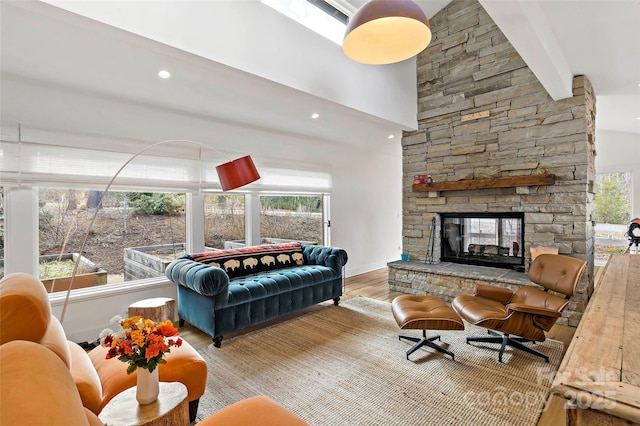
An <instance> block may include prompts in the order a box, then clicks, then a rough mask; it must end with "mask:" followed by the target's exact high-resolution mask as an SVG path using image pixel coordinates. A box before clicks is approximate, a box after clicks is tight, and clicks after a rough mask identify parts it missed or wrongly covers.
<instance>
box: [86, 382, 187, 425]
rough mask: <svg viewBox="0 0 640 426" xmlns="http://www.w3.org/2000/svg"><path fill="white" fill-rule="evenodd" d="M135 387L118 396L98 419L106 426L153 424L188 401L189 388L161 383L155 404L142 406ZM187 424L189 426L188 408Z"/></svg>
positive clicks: (175, 383) (176, 383)
mask: <svg viewBox="0 0 640 426" xmlns="http://www.w3.org/2000/svg"><path fill="white" fill-rule="evenodd" d="M136 390H137V388H136V387H135V386H134V387H132V388H129V389H127V390H125V391H122V392H120V393H119V394H118V395H116V396H115V397H114V398H113V399H112V400H111V401H109V403H108V404H107V405H106V406H105V407H104V408H103V409H102V411H101V412H100V415H99V416H98V418H99V419H100V421H101V422H103V423H104V424H105V425H107V426H109V425H118V426H139V425H147V424H153V421H154V420H157V419H161V418H162V417H163V416H165V415H167V414H168V413H170V412H171V411H172V410H174V409H175V408H176V407H178V406H179V405H180V404H181V403H182V402H185V401H186V399H187V387H186V386H185V385H183V384H182V383H180V382H170V383H167V382H160V394H159V395H158V399H157V400H156V401H155V402H152V403H151V404H147V405H140V404H138V401H137V400H136ZM185 407H186V405H185ZM186 410H187V424H188V417H189V415H188V408H187V409H186Z"/></svg>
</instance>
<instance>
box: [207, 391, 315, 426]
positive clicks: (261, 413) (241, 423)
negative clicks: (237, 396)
mask: <svg viewBox="0 0 640 426" xmlns="http://www.w3.org/2000/svg"><path fill="white" fill-rule="evenodd" d="M198 426H309V425H308V424H307V423H305V422H304V421H302V419H300V418H299V417H298V416H296V415H295V414H293V413H292V412H290V411H289V410H287V409H286V408H284V407H283V406H282V405H280V404H278V403H277V402H275V401H273V400H272V399H269V398H267V397H266V396H254V397H251V398H247V399H243V400H242V401H238V402H236V403H235V404H231V405H229V406H228V407H225V408H223V409H222V410H220V411H218V412H216V413H214V414H212V415H210V416H209V417H207V418H206V419H204V420H203V421H201V422H198Z"/></svg>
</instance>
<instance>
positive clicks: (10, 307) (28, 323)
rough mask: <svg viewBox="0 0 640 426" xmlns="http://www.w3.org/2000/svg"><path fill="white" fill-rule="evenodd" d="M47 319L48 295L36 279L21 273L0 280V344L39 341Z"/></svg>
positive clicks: (46, 326) (48, 310) (48, 315)
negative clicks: (13, 341) (15, 341)
mask: <svg viewBox="0 0 640 426" xmlns="http://www.w3.org/2000/svg"><path fill="white" fill-rule="evenodd" d="M50 319H51V307H50V305H49V296H48V295H47V291H46V290H45V288H44V286H43V285H42V283H41V282H40V280H38V279H37V278H35V277H33V276H31V275H29V274H24V273H21V272H16V273H13V274H8V275H6V276H5V277H4V278H2V280H0V344H4V343H7V342H10V341H12V340H29V341H32V342H40V340H41V339H42V338H43V337H44V335H45V333H46V331H47V329H48V328H49V321H50ZM65 340H66V339H65Z"/></svg>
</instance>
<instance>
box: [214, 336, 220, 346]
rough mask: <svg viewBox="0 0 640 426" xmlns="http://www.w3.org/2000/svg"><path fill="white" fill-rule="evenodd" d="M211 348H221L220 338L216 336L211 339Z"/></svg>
mask: <svg viewBox="0 0 640 426" xmlns="http://www.w3.org/2000/svg"><path fill="white" fill-rule="evenodd" d="M213 346H215V347H216V348H219V347H220V346H222V336H216V337H214V338H213Z"/></svg>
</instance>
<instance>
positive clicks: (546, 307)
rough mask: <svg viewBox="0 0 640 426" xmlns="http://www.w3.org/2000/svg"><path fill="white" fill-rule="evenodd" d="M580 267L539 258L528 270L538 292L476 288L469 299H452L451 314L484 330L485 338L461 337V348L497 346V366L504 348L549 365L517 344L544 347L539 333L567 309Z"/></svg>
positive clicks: (556, 257)
mask: <svg viewBox="0 0 640 426" xmlns="http://www.w3.org/2000/svg"><path fill="white" fill-rule="evenodd" d="M585 266H586V262H585V261H583V260H580V259H575V258H573V257H568V256H561V255H555V254H541V255H539V256H538V257H536V258H535V260H534V261H533V262H532V263H531V266H530V267H529V279H530V280H531V281H533V282H534V283H536V284H539V285H540V286H542V287H543V288H538V287H533V286H529V285H523V286H521V287H520V288H519V289H518V291H516V292H515V293H513V292H512V291H511V290H509V289H507V288H504V287H497V286H491V285H485V284H476V294H475V296H472V295H468V294H465V295H460V296H457V297H456V298H455V299H454V300H453V302H452V303H451V306H452V307H453V309H454V310H455V311H456V312H457V313H458V314H459V315H460V316H461V317H462V318H464V319H465V320H466V321H467V322H469V323H471V324H474V325H478V326H480V327H485V328H488V329H489V334H490V335H491V336H483V337H467V343H469V342H489V343H500V344H501V345H502V346H501V347H500V353H499V355H498V359H499V361H500V362H502V354H503V353H504V350H505V347H506V346H511V347H513V348H516V349H520V350H523V351H525V352H528V353H530V354H533V355H537V356H539V357H542V358H544V359H545V361H546V362H549V357H548V356H547V355H545V354H543V353H542V352H539V351H536V350H535V349H533V348H531V347H529V346H525V345H523V343H527V342H544V340H545V334H544V332H545V331H549V330H550V329H551V327H552V326H553V324H555V322H556V320H557V319H558V318H560V316H561V315H562V311H563V309H564V308H565V307H566V306H567V305H568V304H569V298H570V297H571V296H573V295H574V294H575V291H576V287H577V285H578V282H579V281H580V277H581V276H582V272H583V271H584V268H585ZM555 293H560V294H561V295H564V296H565V297H561V296H560V295H558V294H555ZM512 335H513V336H518V337H511V336H512Z"/></svg>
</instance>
